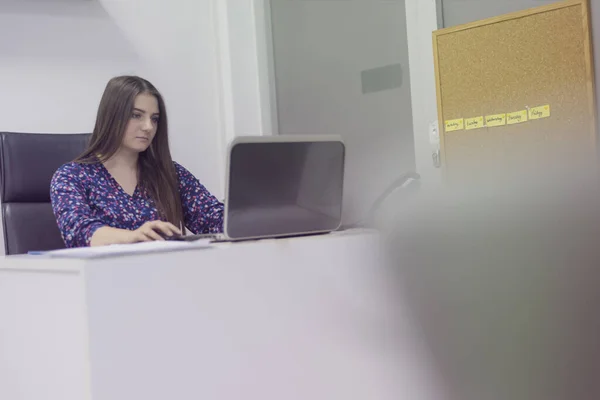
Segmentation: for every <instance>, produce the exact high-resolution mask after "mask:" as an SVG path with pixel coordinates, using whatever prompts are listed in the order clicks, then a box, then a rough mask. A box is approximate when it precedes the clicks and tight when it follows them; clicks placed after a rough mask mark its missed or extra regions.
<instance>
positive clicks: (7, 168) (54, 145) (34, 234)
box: [0, 132, 90, 255]
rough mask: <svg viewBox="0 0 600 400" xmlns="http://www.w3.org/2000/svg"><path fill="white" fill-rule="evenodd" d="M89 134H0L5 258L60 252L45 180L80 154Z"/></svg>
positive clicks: (48, 180)
mask: <svg viewBox="0 0 600 400" xmlns="http://www.w3.org/2000/svg"><path fill="white" fill-rule="evenodd" d="M89 137H90V135H89V134H38V133H13V132H0V202H1V203H2V221H3V224H2V226H3V232H4V249H5V252H6V254H7V255H10V254H24V253H27V252H28V251H35V250H52V249H59V248H64V246H65V245H64V242H63V240H62V237H61V236H60V232H59V230H58V226H57V225H56V219H55V217H54V213H53V212H52V206H51V204H50V181H51V179H52V175H53V174H54V172H55V171H56V170H57V169H58V167H60V166H61V165H62V164H64V163H67V162H69V161H71V160H73V159H75V158H76V157H77V156H78V155H80V154H81V153H83V151H84V150H85V148H86V146H87V143H88V141H89Z"/></svg>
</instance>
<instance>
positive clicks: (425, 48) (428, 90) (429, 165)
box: [406, 0, 441, 185]
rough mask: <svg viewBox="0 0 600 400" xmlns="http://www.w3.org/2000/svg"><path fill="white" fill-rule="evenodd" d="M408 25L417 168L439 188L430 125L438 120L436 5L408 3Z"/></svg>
mask: <svg viewBox="0 0 600 400" xmlns="http://www.w3.org/2000/svg"><path fill="white" fill-rule="evenodd" d="M406 22H407V33H408V58H409V66H410V86H411V99H412V112H413V130H414V141H415V160H416V166H417V171H418V172H419V173H420V174H421V177H422V179H423V182H424V184H426V185H428V184H438V183H439V182H440V181H441V170H440V169H439V168H435V167H434V165H433V160H432V151H431V145H430V143H429V124H430V123H432V122H434V121H436V120H437V117H438V116H437V100H436V88H435V71H434V65H433V39H432V32H433V31H434V30H436V29H437V24H438V16H437V4H436V1H435V0H406Z"/></svg>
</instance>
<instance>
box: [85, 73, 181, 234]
mask: <svg viewBox="0 0 600 400" xmlns="http://www.w3.org/2000/svg"><path fill="white" fill-rule="evenodd" d="M144 93H147V94H151V95H152V96H154V97H155V98H156V101H157V102H158V108H159V112H160V116H159V120H158V127H157V130H156V135H155V136H154V139H153V140H152V142H151V144H150V147H149V148H148V149H147V150H146V151H144V152H142V153H140V155H139V159H138V187H139V188H140V189H145V190H146V191H147V192H148V194H149V195H150V197H151V198H152V200H154V203H155V205H156V208H157V209H158V212H159V215H160V218H161V219H165V220H167V221H169V222H171V223H172V224H174V225H175V226H178V227H182V228H183V211H182V206H181V198H180V197H179V183H178V179H177V171H176V170H175V165H174V164H173V160H172V159H171V151H170V150H169V134H168V128H167V125H168V124H167V110H166V107H165V102H164V100H163V98H162V96H161V94H160V93H159V91H158V90H157V89H156V88H155V87H154V86H153V85H152V84H151V83H150V82H148V81H147V80H145V79H143V78H140V77H138V76H119V77H116V78H113V79H111V80H110V81H109V82H108V84H107V85H106V89H105V90H104V94H103V95H102V99H101V100H100V106H99V107H98V115H97V117H96V125H95V126H94V132H93V133H92V137H91V138H90V143H89V145H88V148H87V149H86V150H85V152H84V153H83V154H82V155H80V156H79V157H77V159H76V160H75V162H80V163H85V164H91V163H96V162H98V161H100V162H105V161H106V160H108V159H109V158H111V157H112V156H113V155H114V154H115V153H116V152H117V150H118V149H119V147H120V146H121V143H122V142H123V136H124V135H125V131H126V129H127V124H128V123H129V120H130V119H131V115H132V113H133V108H134V103H135V99H136V97H137V96H138V95H140V94H144Z"/></svg>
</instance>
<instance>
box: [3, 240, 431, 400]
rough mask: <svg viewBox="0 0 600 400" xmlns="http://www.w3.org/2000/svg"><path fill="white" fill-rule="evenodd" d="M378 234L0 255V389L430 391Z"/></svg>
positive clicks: (326, 394)
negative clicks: (129, 252)
mask: <svg viewBox="0 0 600 400" xmlns="http://www.w3.org/2000/svg"><path fill="white" fill-rule="evenodd" d="M379 256H380V252H379V249H378V237H377V235H375V234H372V233H344V234H335V235H325V236H315V237H305V238H296V239H282V240H263V241H260V242H248V243H238V244H224V245H220V246H219V247H218V248H214V249H203V250H193V251H181V252H175V253H161V254H150V255H139V256H125V257H115V258H107V259H98V260H65V259H48V258H41V257H8V258H5V259H3V260H2V262H1V263H0V399H7V400H8V399H10V400H34V399H35V400H82V399H89V400H138V399H143V400H158V399H160V400H170V399H177V400H180V399H210V400H229V399H231V400H240V399H257V400H270V399H274V400H275V399H276V400H284V399H285V400H293V399H302V400H306V399H311V400H315V399H328V400H331V399H344V400H353V399H377V400H385V399H390V400H392V399H393V400H397V399H401V398H406V399H419V400H424V399H436V400H437V399H440V398H441V397H440V396H439V393H433V389H432V386H433V385H432V381H431V375H429V373H428V372H427V368H426V367H425V364H426V363H425V362H424V361H426V357H424V356H423V353H422V352H421V351H419V350H418V348H419V346H418V343H419V341H418V340H416V339H415V335H414V334H413V333H412V332H411V329H410V326H409V324H407V323H406V322H405V320H404V318H403V316H402V311H401V307H399V306H398V305H397V304H391V302H390V297H389V296H388V294H389V290H388V283H389V282H386V276H385V275H386V274H385V272H384V271H385V269H384V268H381V264H380V263H379V261H380V260H379V259H378V258H379Z"/></svg>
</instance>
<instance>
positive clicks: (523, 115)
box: [506, 110, 527, 125]
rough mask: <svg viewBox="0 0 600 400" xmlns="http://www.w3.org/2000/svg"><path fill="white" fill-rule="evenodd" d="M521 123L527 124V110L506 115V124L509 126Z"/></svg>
mask: <svg viewBox="0 0 600 400" xmlns="http://www.w3.org/2000/svg"><path fill="white" fill-rule="evenodd" d="M521 122H527V110H523V111H517V112H512V113H508V114H506V123H507V124H508V125H514V124H520V123H521Z"/></svg>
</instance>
